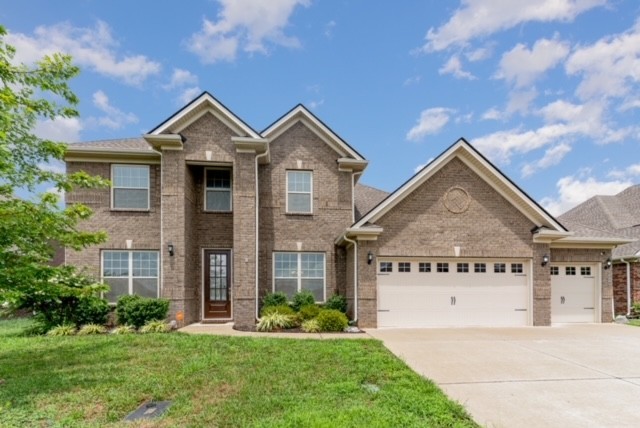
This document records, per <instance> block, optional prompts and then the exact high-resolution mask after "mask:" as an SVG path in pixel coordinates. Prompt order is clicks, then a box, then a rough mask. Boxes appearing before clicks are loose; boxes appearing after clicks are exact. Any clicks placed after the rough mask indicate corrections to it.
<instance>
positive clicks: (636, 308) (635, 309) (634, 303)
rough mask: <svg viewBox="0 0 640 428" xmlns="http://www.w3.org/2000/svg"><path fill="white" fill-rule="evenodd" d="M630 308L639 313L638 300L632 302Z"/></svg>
mask: <svg viewBox="0 0 640 428" xmlns="http://www.w3.org/2000/svg"><path fill="white" fill-rule="evenodd" d="M631 308H632V309H633V312H635V313H637V314H640V302H633V304H632V305H631Z"/></svg>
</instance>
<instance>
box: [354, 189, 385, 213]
mask: <svg viewBox="0 0 640 428" xmlns="http://www.w3.org/2000/svg"><path fill="white" fill-rule="evenodd" d="M353 193H354V198H353V199H354V205H355V210H356V213H355V214H356V221H358V220H360V219H361V218H362V216H364V215H365V214H366V213H368V212H369V211H371V209H372V208H373V207H375V206H376V205H378V204H379V203H380V202H382V201H383V200H384V199H385V198H386V197H387V196H389V192H385V191H384V190H380V189H376V188H375V187H371V186H367V185H366V184H360V183H358V184H356V187H355V189H354V192H353Z"/></svg>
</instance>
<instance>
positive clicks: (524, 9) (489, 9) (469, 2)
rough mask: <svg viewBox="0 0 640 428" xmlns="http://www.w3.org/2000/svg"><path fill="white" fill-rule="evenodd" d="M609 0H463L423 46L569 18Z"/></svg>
mask: <svg viewBox="0 0 640 428" xmlns="http://www.w3.org/2000/svg"><path fill="white" fill-rule="evenodd" d="M606 3H607V1H606V0H527V1H526V2H522V1H513V0H462V5H461V6H460V8H458V9H457V10H456V11H455V12H454V13H453V15H452V16H451V18H450V19H449V21H447V22H446V23H445V24H443V25H442V26H440V27H438V28H430V29H429V31H428V33H427V35H426V44H425V45H424V47H423V49H424V50H425V51H427V52H433V51H442V50H445V49H447V48H449V47H450V46H453V45H465V44H467V43H468V42H469V41H470V40H472V39H474V38H476V37H481V36H488V35H490V34H493V33H495V32H498V31H503V30H507V29H509V28H513V27H515V26H517V25H520V24H523V23H526V22H529V21H537V22H553V21H561V22H569V21H572V20H573V19H574V18H575V17H576V16H578V15H579V14H581V13H583V12H585V11H587V10H589V9H592V8H594V7H596V6H601V5H604V4H606Z"/></svg>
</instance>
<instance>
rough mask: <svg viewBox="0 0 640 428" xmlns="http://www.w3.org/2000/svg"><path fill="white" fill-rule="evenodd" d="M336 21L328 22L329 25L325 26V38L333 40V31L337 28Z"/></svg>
mask: <svg viewBox="0 0 640 428" xmlns="http://www.w3.org/2000/svg"><path fill="white" fill-rule="evenodd" d="M336 25H338V24H336V21H333V20H331V21H329V22H327V24H326V25H325V26H324V36H325V37H326V38H327V39H332V38H333V30H334V29H335V28H336Z"/></svg>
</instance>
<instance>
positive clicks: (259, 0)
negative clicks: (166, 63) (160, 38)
mask: <svg viewBox="0 0 640 428" xmlns="http://www.w3.org/2000/svg"><path fill="white" fill-rule="evenodd" d="M218 2H219V3H220V5H221V7H222V10H221V11H220V12H219V13H218V17H217V18H218V19H217V21H210V20H208V19H206V18H204V22H203V24H202V28H201V29H200V31H198V32H197V33H194V34H192V35H191V38H190V39H189V40H188V42H187V49H189V50H190V51H191V52H193V53H194V54H196V55H197V56H198V57H199V58H200V60H201V61H202V62H204V63H209V64H212V63H215V62H218V61H233V60H234V59H235V58H236V56H237V52H238V50H239V49H241V50H242V51H244V52H247V53H256V52H257V53H262V54H266V53H268V49H267V46H266V45H267V43H270V44H274V45H280V46H285V47H290V48H295V47H299V46H300V42H299V41H298V39H297V38H295V37H291V36H287V35H285V34H284V29H285V27H286V26H287V24H288V23H289V18H290V17H291V14H292V13H293V11H294V9H295V8H296V7H297V6H299V5H300V6H308V5H309V4H310V0H241V1H240V0H218Z"/></svg>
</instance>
